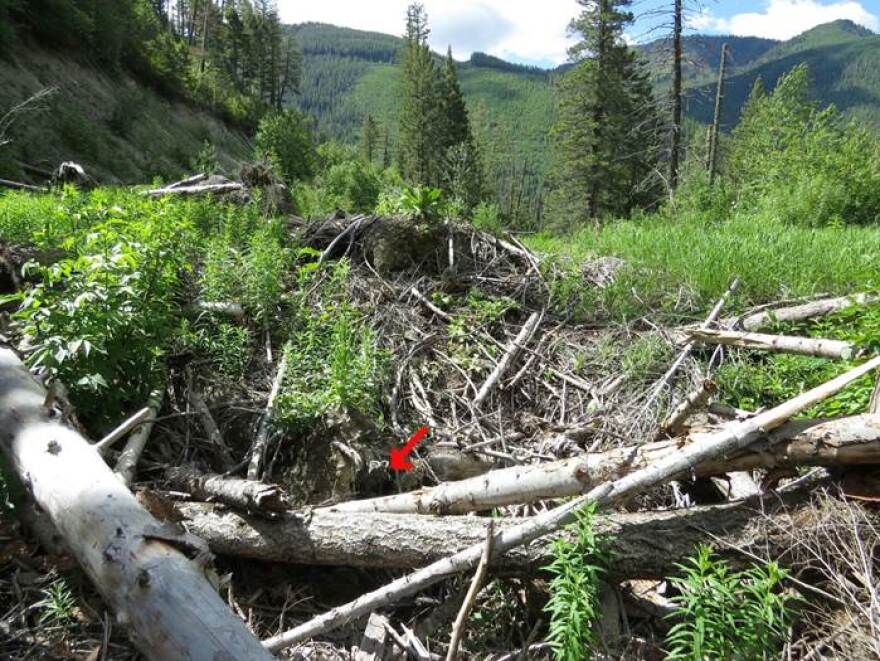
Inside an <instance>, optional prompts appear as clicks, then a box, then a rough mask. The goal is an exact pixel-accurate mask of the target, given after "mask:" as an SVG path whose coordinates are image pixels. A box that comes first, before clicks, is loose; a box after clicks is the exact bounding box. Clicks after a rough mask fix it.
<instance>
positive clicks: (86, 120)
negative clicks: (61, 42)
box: [0, 44, 249, 183]
mask: <svg viewBox="0 0 880 661" xmlns="http://www.w3.org/2000/svg"><path fill="white" fill-rule="evenodd" d="M47 87H57V88H58V92H57V93H56V94H55V95H54V96H53V98H52V99H51V101H50V102H49V104H48V107H47V108H45V109H44V111H43V112H42V113H40V114H39V115H36V114H29V115H25V116H23V117H22V118H21V119H20V120H19V121H18V122H17V123H16V124H15V125H14V127H13V130H12V132H11V137H12V139H13V142H12V144H11V145H9V146H8V147H7V149H5V150H4V151H3V159H2V160H0V177H2V178H9V179H15V180H17V181H27V180H29V177H28V173H27V172H24V171H22V169H21V167H20V163H27V164H29V165H33V166H37V167H41V168H45V169H49V168H52V167H54V166H57V165H58V164H59V163H60V162H61V161H64V160H73V161H77V162H79V163H81V164H82V165H83V166H84V167H85V168H86V170H87V171H88V172H89V173H90V174H91V175H92V176H94V177H95V178H97V179H98V180H99V181H101V182H103V183H140V182H144V181H150V180H151V179H153V178H154V177H156V176H162V177H165V178H173V177H177V176H178V175H180V174H181V173H182V172H185V171H187V170H189V169H190V166H191V163H192V162H193V160H194V159H195V158H196V156H197V155H198V153H199V151H200V150H201V149H202V147H203V144H204V143H205V142H206V141H207V142H210V143H211V144H212V145H214V147H215V148H216V150H217V157H218V160H219V162H220V164H221V166H223V167H225V168H228V169H230V170H232V169H234V168H235V164H236V162H238V161H240V160H241V159H243V158H245V157H246V156H247V154H248V152H249V145H248V141H247V139H246V138H245V137H244V136H243V135H242V134H240V133H238V132H236V131H234V130H231V129H230V128H229V127H228V126H227V125H226V124H224V123H223V121H221V120H219V119H217V118H216V117H215V116H213V115H211V114H209V113H207V112H204V111H201V110H198V109H196V108H194V107H192V106H190V105H187V104H185V103H182V102H176V101H169V100H168V99H167V98H166V97H163V96H161V95H159V94H157V93H156V92H155V91H153V90H152V89H150V88H149V87H146V86H144V85H143V84H140V83H138V82H136V81H135V80H134V79H133V78H132V77H130V76H128V75H126V74H123V73H117V74H113V75H111V74H110V73H108V72H107V70H106V69H97V68H93V67H92V66H90V65H89V64H87V63H85V62H83V61H79V60H77V59H76V58H74V57H69V56H65V55H62V54H60V53H58V52H55V51H46V50H43V49H41V48H39V47H37V46H36V45H34V44H28V45H27V47H22V48H17V49H15V52H14V54H12V55H11V56H10V57H9V58H7V59H3V58H0V109H6V108H11V107H12V106H14V105H16V104H18V103H20V102H22V101H23V100H25V99H26V98H28V97H29V96H30V95H32V94H34V93H35V92H37V91H39V90H41V89H44V88H47ZM0 114H2V111H0Z"/></svg>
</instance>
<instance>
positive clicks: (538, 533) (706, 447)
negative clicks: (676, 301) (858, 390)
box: [263, 357, 880, 651]
mask: <svg viewBox="0 0 880 661" xmlns="http://www.w3.org/2000/svg"><path fill="white" fill-rule="evenodd" d="M878 367H880V357H877V358H874V359H872V360H870V361H868V362H866V363H864V364H863V365H860V366H859V367H856V368H854V369H852V370H850V371H849V372H847V373H845V374H843V375H841V376H839V377H837V378H836V379H833V380H831V381H829V382H827V383H825V384H822V385H820V386H818V387H817V388H813V389H812V390H810V391H808V392H805V393H802V394H801V395H798V396H797V397H795V398H793V399H791V400H789V401H787V402H785V403H784V404H781V405H779V406H777V407H776V408H774V409H771V410H769V411H766V412H764V413H761V414H759V415H756V416H755V417H754V418H751V419H749V420H744V421H742V422H739V423H736V424H733V425H731V426H730V427H729V428H728V429H725V430H722V431H720V432H716V433H715V434H709V435H706V436H705V437H704V438H702V439H701V440H700V442H698V443H694V444H693V445H691V446H688V447H686V448H683V449H682V450H681V451H680V452H678V453H675V454H674V455H671V456H669V457H666V458H664V459H662V460H660V461H658V462H656V463H654V464H652V465H649V466H647V467H645V468H643V469H642V470H638V471H635V472H633V473H630V474H628V475H626V476H624V477H622V478H619V479H611V480H608V481H607V482H605V483H603V484H600V485H598V486H597V487H595V488H594V489H593V490H592V491H590V492H589V493H588V494H586V495H585V496H582V497H580V498H578V499H576V500H574V501H571V502H569V503H566V504H564V505H561V506H559V507H557V508H555V509H552V510H549V511H548V512H546V513H544V514H542V515H540V516H537V517H535V519H534V520H532V521H530V522H528V523H524V524H521V525H518V526H516V527H514V528H511V529H510V530H507V531H504V532H501V533H498V534H496V535H495V542H494V543H495V553H496V554H499V555H500V554H503V553H505V552H507V551H509V550H510V549H512V548H516V547H517V546H521V545H523V544H527V543H528V542H530V541H533V540H535V539H538V538H539V537H543V536H544V535H547V534H550V533H552V532H555V531H557V530H559V529H560V528H562V527H563V526H565V525H567V524H569V523H572V522H573V521H574V520H576V516H577V512H578V511H579V510H581V509H582V508H583V507H585V506H587V505H588V504H589V503H595V504H596V506H606V507H607V506H608V505H611V504H613V503H617V502H621V501H623V500H626V499H628V498H631V497H632V496H634V495H636V494H639V493H642V492H644V491H646V490H647V489H650V488H652V487H655V486H657V485H659V484H662V483H664V482H666V481H668V480H670V479H672V478H673V477H674V476H676V475H681V474H683V473H686V472H688V471H690V470H691V469H693V468H694V467H695V466H698V465H699V464H701V463H705V462H707V461H709V460H711V459H717V458H718V457H721V456H724V455H726V454H729V453H732V452H735V451H737V450H742V449H743V448H745V447H747V446H748V445H749V444H750V443H751V442H753V441H754V440H755V436H756V435H757V434H759V433H763V432H766V431H767V430H771V429H774V428H776V427H778V426H780V425H781V424H783V423H784V422H785V421H786V420H788V419H789V418H791V417H792V416H794V415H796V414H798V413H800V412H801V411H803V410H804V409H806V408H809V407H810V406H812V405H814V404H816V403H817V402H820V401H822V400H823V399H826V398H827V397H831V396H832V395H834V394H836V393H837V392H840V390H842V389H843V388H845V387H846V386H848V385H849V384H851V383H852V382H853V381H856V380H858V379H860V378H861V377H863V376H865V375H866V374H869V373H871V372H872V371H874V370H876V369H877V368H878ZM482 551H483V545H482V544H476V545H473V546H470V547H468V548H466V549H464V550H462V551H460V552H458V553H456V554H454V555H452V556H449V557H448V558H445V559H443V560H440V561H438V562H434V563H432V564H430V565H428V566H427V567H424V568H423V569H420V570H418V571H416V572H413V573H412V574H408V575H406V576H402V577H401V578H399V579H397V580H395V581H392V582H391V583H389V584H388V585H386V586H384V587H382V588H379V589H378V590H374V591H372V592H369V593H367V594H365V595H363V596H361V597H359V598H358V599H356V600H354V601H352V602H349V603H348V604H345V605H344V606H339V607H337V608H334V609H333V610H332V611H330V612H328V613H324V614H322V615H319V616H317V617H315V618H313V619H311V620H309V621H308V622H305V623H303V624H301V625H300V626H298V627H296V628H294V629H291V630H290V631H286V632H283V633H280V634H278V635H276V636H273V637H272V638H269V639H268V640H266V641H264V643H263V644H264V645H265V646H266V648H267V649H269V650H272V651H280V650H282V649H284V648H286V647H289V646H290V645H293V644H296V643H297V642H299V641H301V640H305V639H307V638H311V637H312V636H316V635H318V634H321V633H324V632H325V631H328V630H330V629H335V628H336V627H339V626H342V625H344V624H346V623H348V622H350V621H351V620H352V619H353V618H357V617H362V616H364V615H367V614H368V613H371V612H372V611H373V610H375V609H377V608H382V607H385V606H387V605H390V604H392V603H396V602H397V601H398V600H400V599H402V598H405V597H407V596H410V595H412V594H415V593H417V592H420V591H421V590H423V589H425V588H426V587H428V586H430V585H434V584H435V583H437V582H439V581H442V580H443V579H445V578H447V577H449V576H451V575H454V574H458V573H460V572H462V571H467V570H468V569H471V568H473V567H475V566H476V564H477V563H478V562H479V560H480V557H481V556H482Z"/></svg>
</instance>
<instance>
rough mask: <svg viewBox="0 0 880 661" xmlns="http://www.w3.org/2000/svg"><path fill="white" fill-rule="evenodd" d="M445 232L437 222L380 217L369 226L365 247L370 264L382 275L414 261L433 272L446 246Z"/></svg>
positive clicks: (408, 265)
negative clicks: (380, 218) (379, 219)
mask: <svg viewBox="0 0 880 661" xmlns="http://www.w3.org/2000/svg"><path fill="white" fill-rule="evenodd" d="M446 234H447V229H446V228H445V227H444V226H443V225H442V224H440V223H436V224H435V223H430V222H424V221H417V220H413V219H410V218H404V217H394V218H383V219H382V222H377V223H375V224H374V225H373V226H372V227H371V228H370V232H369V234H368V235H367V237H366V242H365V250H366V254H367V258H368V259H369V260H370V262H371V263H372V265H373V267H374V268H375V269H376V270H377V271H378V272H379V273H381V274H383V275H387V274H389V273H394V272H395V271H401V270H403V269H405V268H408V267H410V266H413V265H415V264H422V265H423V266H424V268H425V272H427V273H436V272H437V271H438V268H439V267H440V266H441V264H442V262H441V261H440V260H438V259H437V257H438V256H439V255H440V254H441V252H442V251H443V249H444V248H445V247H446V242H445V240H446Z"/></svg>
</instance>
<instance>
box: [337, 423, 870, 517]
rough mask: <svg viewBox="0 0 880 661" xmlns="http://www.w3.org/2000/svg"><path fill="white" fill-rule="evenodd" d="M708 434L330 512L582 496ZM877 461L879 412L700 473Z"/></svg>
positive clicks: (786, 438) (788, 436)
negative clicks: (877, 414)
mask: <svg viewBox="0 0 880 661" xmlns="http://www.w3.org/2000/svg"><path fill="white" fill-rule="evenodd" d="M714 431H715V432H716V433H717V432H718V431H719V430H714ZM705 436H706V430H701V431H700V432H695V433H692V434H691V435H690V437H687V438H679V439H674V440H671V441H661V442H658V443H649V444H646V445H642V446H632V447H624V448H618V449H615V450H610V451H608V452H598V453H591V454H585V455H582V456H579V457H572V458H571V459H563V460H561V461H552V462H547V463H543V464H536V465H531V466H514V467H512V468H504V469H501V470H496V471H491V472H489V473H487V474H485V475H481V476H479V477H474V478H470V479H467V480H460V481H458V482H446V483H443V484H440V485H438V486H436V487H432V488H428V489H420V490H417V491H412V492H409V493H403V494H399V495H395V496H384V497H381V498H370V499H367V500H354V501H349V502H345V503H339V504H337V505H333V506H331V507H330V508H328V509H330V510H333V511H336V512H393V513H397V514H405V513H418V514H462V513H465V512H471V511H479V510H487V509H491V508H493V507H501V506H504V505H516V504H525V503H531V502H534V501H537V500H543V499H549V498H564V497H569V496H576V495H578V494H581V493H585V492H587V491H589V490H590V489H592V488H593V487H594V486H596V485H597V484H601V483H602V482H605V481H606V480H611V479H616V478H618V477H621V476H623V475H626V474H629V473H632V472H634V471H638V470H641V469H644V468H646V467H648V466H650V465H651V464H653V463H655V462H658V461H662V460H665V459H669V458H671V457H674V456H675V455H676V454H678V453H680V452H682V451H683V449H684V448H687V447H689V446H693V445H695V444H696V443H697V442H699V440H700V439H701V438H703V437H705ZM872 463H880V416H876V415H870V414H868V415H860V416H852V417H846V418H836V419H833V420H799V421H794V422H790V423H788V424H786V425H784V426H783V427H781V428H780V429H779V430H777V431H776V432H774V433H772V434H771V435H770V436H769V437H767V436H766V435H765V437H764V438H763V439H760V438H758V439H756V441H755V443H754V444H753V445H752V446H751V447H750V448H748V449H747V450H746V451H744V452H740V453H736V454H734V455H732V456H730V457H722V458H713V459H711V460H709V461H705V462H703V463H701V464H698V465H697V466H696V467H695V468H694V469H693V473H694V474H695V475H697V476H700V477H708V476H712V475H722V474H724V473H728V472H732V471H747V470H755V469H758V468H779V467H790V466H837V465H852V464H872Z"/></svg>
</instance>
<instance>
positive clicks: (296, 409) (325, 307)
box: [278, 262, 388, 430]
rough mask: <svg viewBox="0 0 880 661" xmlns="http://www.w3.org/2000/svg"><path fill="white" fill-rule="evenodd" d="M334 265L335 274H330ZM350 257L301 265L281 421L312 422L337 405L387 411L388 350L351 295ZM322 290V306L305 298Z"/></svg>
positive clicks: (294, 425)
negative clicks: (382, 406)
mask: <svg viewBox="0 0 880 661" xmlns="http://www.w3.org/2000/svg"><path fill="white" fill-rule="evenodd" d="M327 269H330V277H329V279H324V278H325V276H326V275H327ZM347 277H348V265H347V263H346V262H339V263H337V264H334V265H331V266H325V267H320V268H319V267H317V265H316V263H315V262H310V263H308V264H306V265H305V266H303V267H301V268H300V272H299V283H298V284H299V287H298V292H299V296H300V297H303V298H300V299H299V300H298V302H297V306H296V308H295V312H294V324H293V328H292V330H291V333H290V337H289V340H288V342H287V346H286V349H285V350H286V352H287V358H288V371H287V376H286V378H285V380H284V384H283V387H282V389H281V392H280V394H279V396H278V421H279V423H280V424H282V425H284V426H287V427H288V428H291V429H295V430H302V429H306V428H308V427H309V426H310V425H311V424H313V423H314V421H315V420H316V419H317V418H320V417H321V416H323V415H325V414H327V413H329V412H330V411H333V410H348V411H353V412H358V413H361V414H364V415H367V416H370V417H372V418H375V419H378V418H379V417H380V416H381V412H380V410H379V406H378V402H379V395H380V393H381V390H382V388H383V387H384V384H385V379H386V373H387V363H388V361H387V354H386V352H385V351H383V350H381V349H379V347H378V342H377V338H376V336H375V334H374V333H373V331H372V330H371V329H370V328H369V327H368V326H367V325H366V324H365V322H364V320H363V318H362V316H361V315H360V314H359V313H358V311H357V310H356V309H354V308H353V307H352V306H351V305H350V304H349V303H348V302H347V301H346V300H345V293H344V292H345V283H346V281H347ZM316 287H317V291H319V292H320V301H321V307H318V306H316V305H313V304H311V303H310V302H309V300H308V299H306V298H304V297H305V296H306V295H307V294H308V293H309V291H310V290H311V289H314V288H316Z"/></svg>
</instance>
